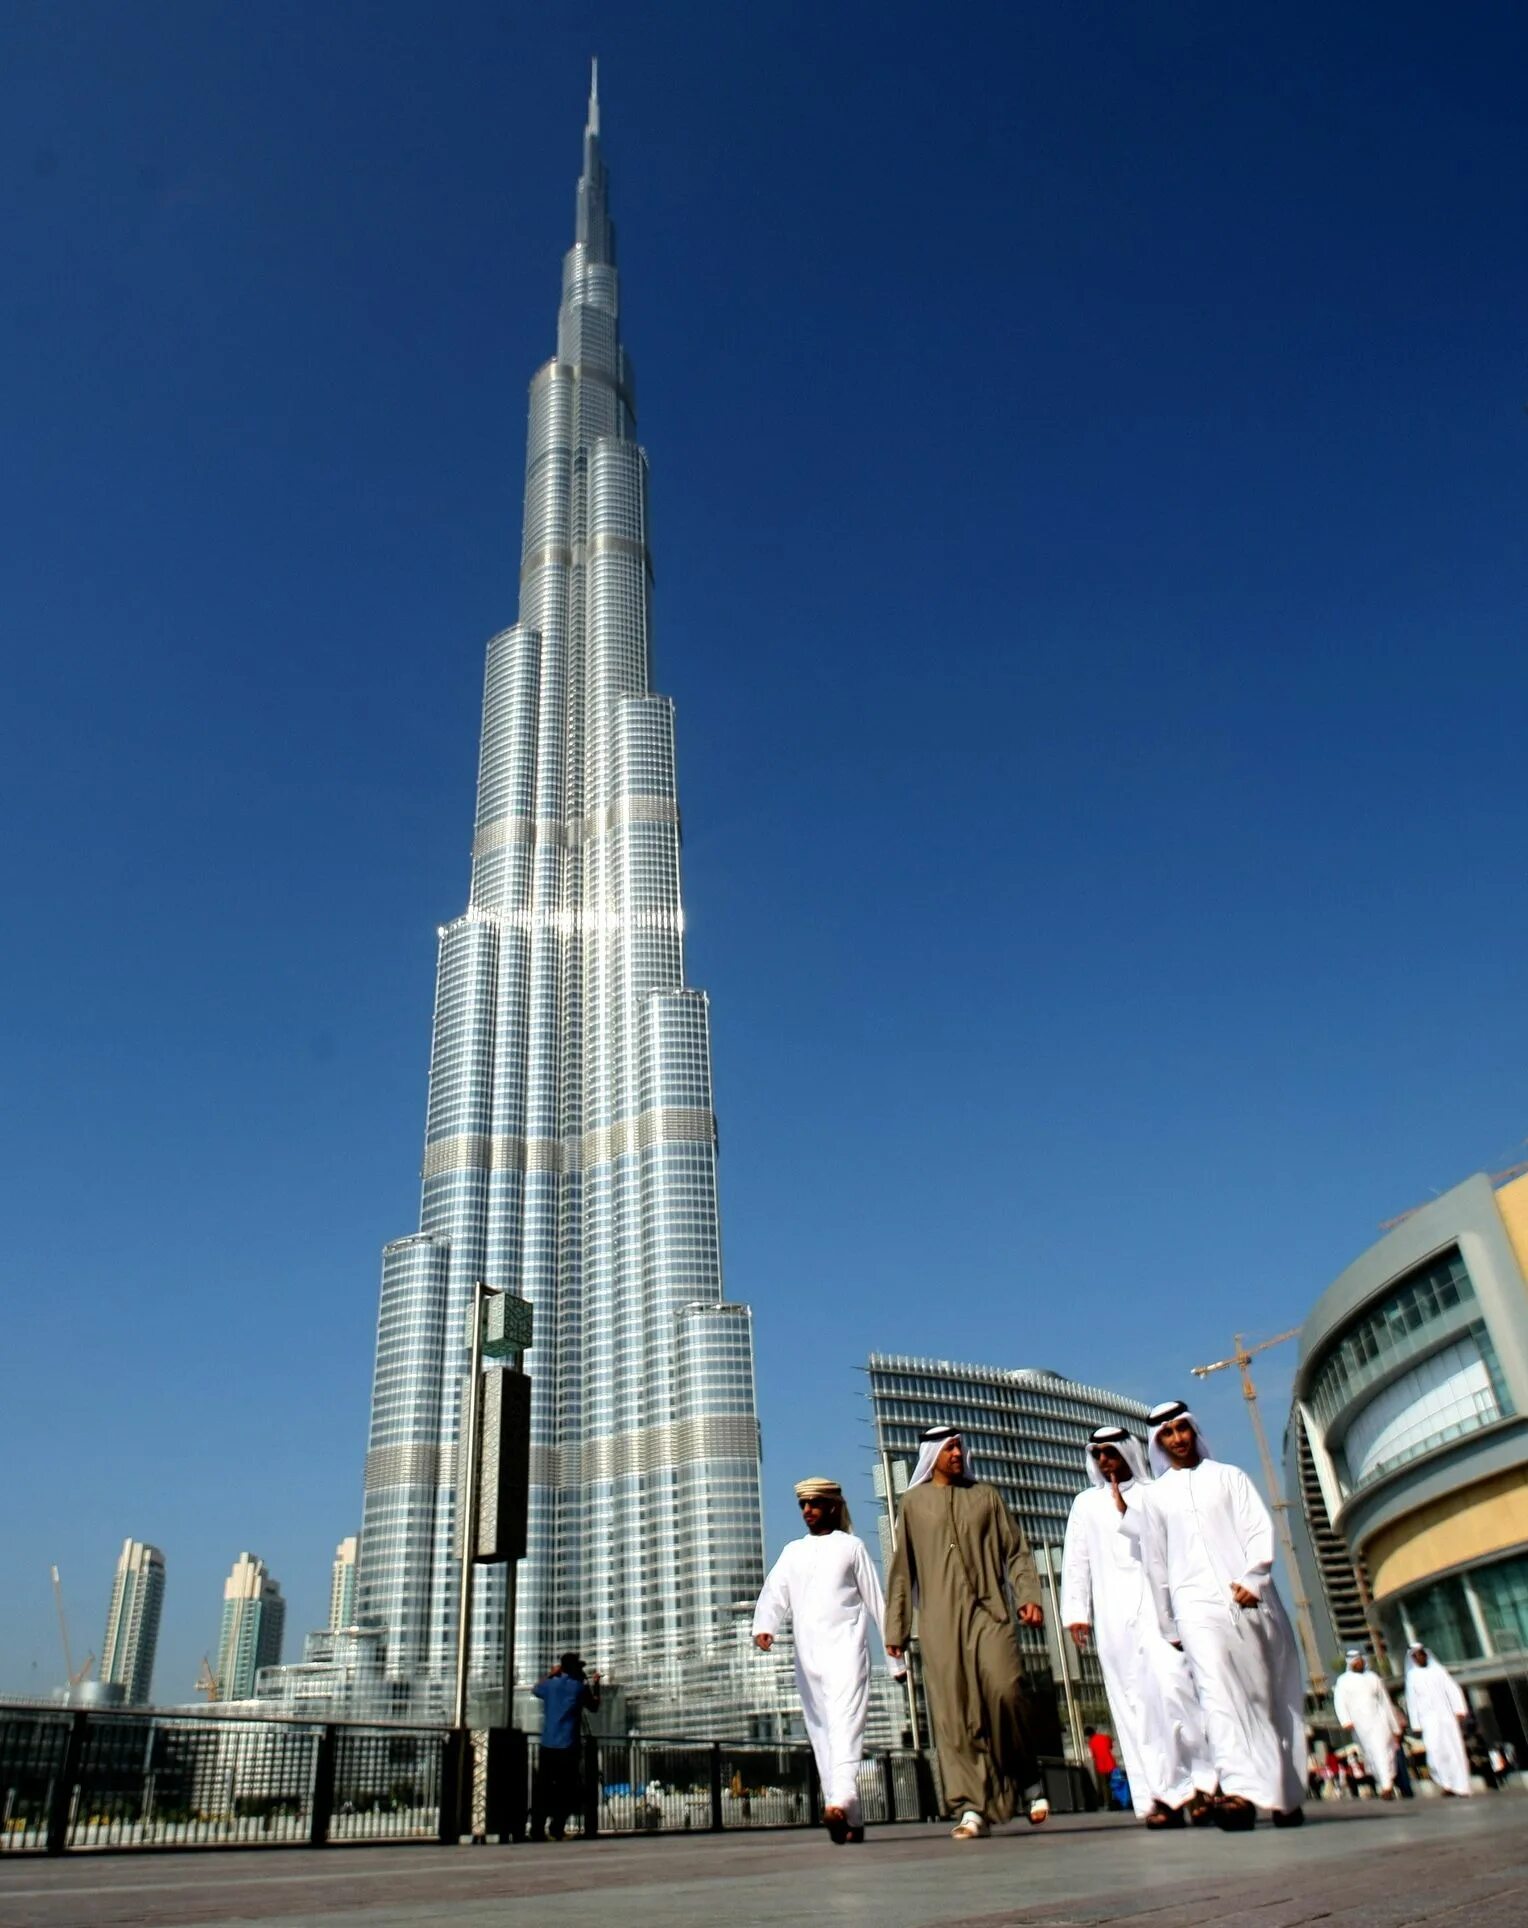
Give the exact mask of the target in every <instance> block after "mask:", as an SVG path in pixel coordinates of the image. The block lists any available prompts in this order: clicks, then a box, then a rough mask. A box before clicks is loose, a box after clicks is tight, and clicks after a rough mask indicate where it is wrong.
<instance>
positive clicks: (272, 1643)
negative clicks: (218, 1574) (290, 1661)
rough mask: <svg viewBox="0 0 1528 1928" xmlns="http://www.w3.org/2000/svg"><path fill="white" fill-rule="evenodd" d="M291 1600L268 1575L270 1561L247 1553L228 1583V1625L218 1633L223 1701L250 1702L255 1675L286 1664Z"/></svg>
mask: <svg viewBox="0 0 1528 1928" xmlns="http://www.w3.org/2000/svg"><path fill="white" fill-rule="evenodd" d="M285 1630H286V1601H285V1600H283V1599H282V1597H281V1587H280V1585H279V1583H278V1582H277V1581H275V1580H273V1579H272V1578H271V1576H270V1574H269V1573H268V1572H267V1571H266V1566H265V1562H264V1560H257V1559H256V1558H255V1556H254V1554H253V1553H241V1554H240V1555H239V1557H238V1559H237V1560H235V1561H234V1563H233V1571H232V1572H231V1573H230V1574H229V1576H228V1578H227V1579H226V1580H225V1581H224V1582H223V1624H222V1627H221V1629H220V1630H219V1633H218V1664H217V1668H216V1671H215V1672H214V1675H213V1678H214V1679H215V1680H216V1681H217V1684H218V1699H219V1700H248V1699H249V1697H250V1696H251V1694H253V1693H254V1691H255V1675H256V1674H257V1673H258V1672H259V1671H260V1669H261V1668H262V1667H274V1666H276V1665H277V1664H278V1663H279V1662H280V1660H281V1636H282V1634H283V1633H284V1632H285Z"/></svg>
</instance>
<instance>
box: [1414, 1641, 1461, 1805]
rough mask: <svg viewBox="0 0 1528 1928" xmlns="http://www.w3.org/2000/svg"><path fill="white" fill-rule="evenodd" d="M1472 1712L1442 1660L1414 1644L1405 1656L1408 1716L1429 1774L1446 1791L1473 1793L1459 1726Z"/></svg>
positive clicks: (1435, 1783)
mask: <svg viewBox="0 0 1528 1928" xmlns="http://www.w3.org/2000/svg"><path fill="white" fill-rule="evenodd" d="M1469 1711H1470V1705H1469V1702H1468V1701H1467V1700H1466V1699H1465V1697H1464V1695H1463V1693H1462V1692H1461V1691H1460V1688H1459V1683H1458V1682H1457V1681H1456V1680H1455V1679H1454V1676H1453V1675H1452V1674H1451V1673H1450V1672H1449V1670H1448V1669H1447V1667H1445V1666H1444V1665H1443V1662H1442V1661H1441V1660H1437V1659H1435V1658H1434V1657H1433V1655H1432V1654H1431V1653H1430V1652H1429V1651H1428V1650H1427V1648H1426V1647H1423V1646H1416V1647H1413V1648H1412V1649H1411V1651H1410V1653H1408V1654H1407V1656H1406V1719H1407V1722H1408V1723H1409V1725H1410V1726H1412V1727H1414V1728H1415V1729H1416V1730H1417V1732H1418V1733H1419V1734H1420V1735H1421V1736H1422V1746H1423V1747H1424V1748H1425V1749H1426V1751H1427V1773H1428V1777H1429V1778H1430V1779H1431V1781H1432V1782H1433V1784H1434V1786H1435V1787H1437V1788H1438V1789H1439V1791H1440V1792H1442V1793H1444V1794H1457V1795H1461V1796H1463V1795H1467V1794H1468V1793H1469V1792H1470V1757H1469V1755H1468V1753H1467V1752H1466V1751H1465V1745H1464V1732H1463V1729H1462V1728H1461V1726H1460V1722H1461V1721H1463V1720H1464V1719H1465V1718H1466V1717H1467V1716H1468V1714H1469Z"/></svg>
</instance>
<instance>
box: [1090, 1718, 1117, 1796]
mask: <svg viewBox="0 0 1528 1928" xmlns="http://www.w3.org/2000/svg"><path fill="white" fill-rule="evenodd" d="M1082 1738H1083V1740H1084V1741H1085V1742H1086V1744H1087V1749H1088V1754H1089V1756H1090V1758H1091V1760H1092V1762H1093V1774H1094V1778H1095V1779H1096V1780H1097V1782H1098V1798H1099V1799H1100V1800H1101V1801H1102V1802H1103V1804H1104V1806H1105V1807H1106V1808H1109V1807H1113V1805H1114V1790H1113V1788H1112V1787H1111V1786H1110V1784H1109V1777H1110V1776H1111V1775H1112V1774H1113V1772H1114V1770H1115V1768H1117V1767H1118V1766H1119V1762H1118V1761H1117V1760H1116V1759H1115V1758H1114V1741H1113V1738H1112V1737H1111V1736H1110V1735H1108V1734H1100V1733H1099V1731H1098V1729H1097V1728H1096V1727H1085V1728H1083V1730H1082Z"/></svg>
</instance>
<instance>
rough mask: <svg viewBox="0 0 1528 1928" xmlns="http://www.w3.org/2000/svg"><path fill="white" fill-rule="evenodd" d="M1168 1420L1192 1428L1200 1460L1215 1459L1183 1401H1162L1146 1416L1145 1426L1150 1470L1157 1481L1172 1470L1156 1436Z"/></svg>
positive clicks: (1197, 1423) (1195, 1420)
mask: <svg viewBox="0 0 1528 1928" xmlns="http://www.w3.org/2000/svg"><path fill="white" fill-rule="evenodd" d="M1170 1419H1186V1420H1187V1421H1188V1423H1189V1424H1190V1425H1191V1426H1192V1427H1193V1429H1194V1433H1195V1436H1196V1437H1197V1439H1198V1441H1199V1457H1200V1458H1201V1459H1213V1458H1214V1457H1215V1455H1214V1454H1213V1453H1212V1452H1211V1451H1210V1442H1209V1441H1208V1440H1207V1439H1206V1438H1205V1436H1204V1428H1203V1427H1202V1426H1201V1425H1200V1424H1199V1421H1198V1420H1197V1419H1195V1417H1194V1415H1193V1414H1192V1413H1191V1412H1190V1411H1189V1409H1188V1407H1187V1405H1186V1404H1185V1403H1184V1401H1183V1400H1181V1399H1164V1400H1163V1402H1162V1404H1161V1405H1160V1406H1153V1407H1152V1409H1151V1411H1150V1412H1149V1413H1147V1415H1146V1425H1147V1429H1148V1430H1147V1433H1146V1438H1147V1441H1148V1443H1149V1445H1150V1447H1151V1470H1152V1472H1153V1473H1154V1474H1155V1475H1156V1476H1157V1478H1158V1479H1160V1478H1161V1477H1162V1475H1163V1474H1164V1473H1167V1472H1170V1471H1171V1470H1172V1461H1171V1460H1170V1459H1169V1458H1168V1457H1167V1455H1166V1453H1164V1452H1163V1451H1162V1448H1161V1447H1160V1446H1159V1445H1158V1444H1157V1434H1158V1433H1159V1432H1161V1430H1162V1428H1163V1427H1164V1426H1165V1425H1166V1424H1167V1422H1168V1420H1170Z"/></svg>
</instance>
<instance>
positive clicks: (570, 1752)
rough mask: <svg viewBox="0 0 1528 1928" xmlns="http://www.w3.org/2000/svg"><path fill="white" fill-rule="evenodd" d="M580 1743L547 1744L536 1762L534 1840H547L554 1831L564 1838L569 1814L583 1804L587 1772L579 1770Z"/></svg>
mask: <svg viewBox="0 0 1528 1928" xmlns="http://www.w3.org/2000/svg"><path fill="white" fill-rule="evenodd" d="M580 1751H581V1750H580V1749H579V1746H578V1744H577V1742H575V1743H574V1744H573V1746H572V1747H545V1746H543V1747H542V1749H541V1752H540V1755H539V1756H538V1758H537V1761H536V1774H535V1778H534V1780H533V1781H532V1783H531V1839H532V1840H533V1841H540V1840H544V1839H545V1837H546V1836H547V1835H548V1834H550V1835H551V1837H552V1839H553V1840H554V1841H560V1840H561V1839H562V1837H563V1835H564V1834H565V1833H566V1831H567V1826H568V1816H569V1815H570V1814H576V1813H577V1812H578V1810H579V1808H580V1807H581V1806H582V1805H583V1798H584V1784H583V1775H582V1774H581V1773H580V1772H579V1753H580Z"/></svg>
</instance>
